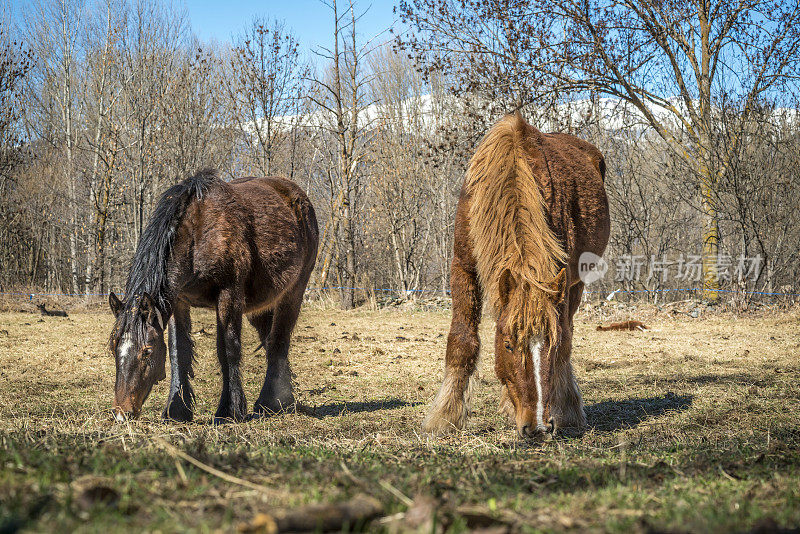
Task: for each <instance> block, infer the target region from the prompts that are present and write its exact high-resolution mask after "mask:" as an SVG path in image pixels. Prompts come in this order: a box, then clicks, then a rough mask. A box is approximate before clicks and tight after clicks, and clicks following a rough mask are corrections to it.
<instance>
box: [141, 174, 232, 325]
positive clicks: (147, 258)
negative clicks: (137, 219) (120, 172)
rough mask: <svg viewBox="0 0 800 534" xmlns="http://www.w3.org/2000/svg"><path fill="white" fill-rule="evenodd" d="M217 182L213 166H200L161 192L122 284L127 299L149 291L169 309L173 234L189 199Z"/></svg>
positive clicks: (160, 303) (164, 311)
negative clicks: (168, 267) (197, 169)
mask: <svg viewBox="0 0 800 534" xmlns="http://www.w3.org/2000/svg"><path fill="white" fill-rule="evenodd" d="M217 182H219V183H221V181H220V179H219V178H218V176H217V173H216V171H215V170H213V169H203V170H201V171H199V172H198V173H197V174H195V175H194V176H192V177H190V178H187V179H186V180H184V181H182V182H180V183H177V184H175V185H173V186H172V187H170V188H169V189H167V190H166V191H165V192H164V194H163V195H161V198H160V199H159V201H158V204H157V205H156V208H155V210H154V211H153V215H152V216H151V217H150V221H149V222H148V223H147V226H146V227H145V229H144V232H142V237H141V238H140V239H139V243H138V245H137V246H136V253H135V254H134V255H133V261H132V263H131V269H130V272H129V273H128V281H127V282H126V284H125V300H126V301H130V299H132V298H133V297H134V296H137V295H141V294H143V293H148V294H149V295H150V296H151V297H152V298H153V300H154V301H155V304H156V306H158V308H159V310H161V312H162V313H170V312H171V310H170V309H169V306H170V304H169V299H170V296H171V295H170V291H169V287H168V285H167V266H168V264H169V260H170V257H171V255H172V246H173V245H174V243H175V234H176V232H177V229H178V226H180V223H181V220H182V219H183V216H184V214H185V213H186V208H187V207H188V206H189V203H190V202H191V201H192V200H193V199H195V198H197V199H202V198H203V195H205V193H206V191H208V189H209V187H211V185H212V184H214V183H217Z"/></svg>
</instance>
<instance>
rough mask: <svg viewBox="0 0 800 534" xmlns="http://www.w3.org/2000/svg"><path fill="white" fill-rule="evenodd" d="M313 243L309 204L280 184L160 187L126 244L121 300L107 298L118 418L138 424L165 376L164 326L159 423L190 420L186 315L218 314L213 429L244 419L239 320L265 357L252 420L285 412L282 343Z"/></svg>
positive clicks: (207, 175) (290, 399)
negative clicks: (131, 250)
mask: <svg viewBox="0 0 800 534" xmlns="http://www.w3.org/2000/svg"><path fill="white" fill-rule="evenodd" d="M318 238H319V231H318V228H317V219H316V215H315V213H314V208H313V206H312V205H311V202H310V201H309V200H308V197H307V196H306V195H305V193H303V191H302V190H301V189H300V188H299V187H297V185H295V184H294V183H292V182H290V181H288V180H285V179H283V178H239V179H236V180H233V181H231V182H224V181H222V180H220V179H219V178H218V177H217V175H216V173H215V172H214V171H211V170H204V171H201V172H200V173H198V174H197V175H195V176H193V177H191V178H188V179H187V180H185V181H183V182H181V183H179V184H177V185H174V186H172V187H171V188H170V189H168V190H167V191H166V192H165V193H164V195H163V196H162V197H161V199H160V200H159V201H158V205H157V206H156V208H155V211H154V213H153V216H152V217H151V219H150V221H149V223H148V224H147V227H146V228H145V229H144V232H143V233H142V236H141V239H140V240H139V244H138V245H137V247H136V253H135V254H134V257H133V263H132V265H131V270H130V273H129V275H128V281H127V283H126V285H125V299H124V300H123V301H120V300H119V298H117V296H116V295H114V293H111V294H110V295H109V304H110V306H111V310H112V311H113V312H114V315H115V316H116V324H115V325H114V329H113V331H112V333H111V340H110V343H109V346H110V348H111V351H112V352H113V353H114V355H115V357H116V363H117V378H116V384H115V389H114V394H115V396H114V408H115V412H116V417H117V419H118V420H124V419H125V417H127V416H132V417H137V416H138V415H139V413H140V412H141V409H142V404H143V403H144V401H145V399H146V398H147V396H148V395H149V394H150V390H151V389H152V388H153V385H154V384H155V383H156V382H158V381H159V380H162V379H164V378H165V377H166V373H165V365H166V353H167V345H166V344H165V343H164V330H165V329H166V328H169V349H168V351H169V358H170V367H171V370H172V381H171V382H170V391H169V398H168V400H167V406H166V408H165V409H164V414H163V416H164V418H165V419H171V420H176V421H191V420H192V417H193V405H194V393H193V391H192V386H191V384H190V382H189V379H190V378H192V377H193V376H194V373H193V371H192V359H193V342H192V337H191V320H190V316H189V309H190V307H191V306H200V307H204V308H214V309H216V312H217V358H218V359H219V364H220V367H221V369H222V395H221V398H220V400H219V407H218V408H217V411H216V414H215V421H216V422H221V421H224V420H233V421H241V420H243V419H244V418H245V416H246V415H247V403H246V401H245V395H244V391H243V390H242V381H241V376H240V373H239V362H240V360H241V341H240V334H241V328H242V314H247V315H248V319H249V321H250V324H252V325H253V326H254V327H255V329H256V330H257V331H258V335H259V337H260V339H261V344H262V345H263V346H264V347H265V348H266V352H267V374H266V377H265V379H264V386H263V387H262V388H261V394H260V395H259V397H258V400H257V401H256V403H255V405H254V407H253V411H254V412H255V413H256V414H265V413H271V412H279V411H282V410H287V409H291V408H292V407H293V405H294V395H293V393H292V381H291V371H290V369H289V360H288V354H289V337H290V335H291V333H292V329H293V328H294V325H295V322H296V321H297V316H298V314H299V313H300V305H301V303H302V301H303V293H304V292H305V288H306V284H307V283H308V279H309V276H310V275H311V271H312V270H313V268H314V262H315V261H316V257H317V244H318Z"/></svg>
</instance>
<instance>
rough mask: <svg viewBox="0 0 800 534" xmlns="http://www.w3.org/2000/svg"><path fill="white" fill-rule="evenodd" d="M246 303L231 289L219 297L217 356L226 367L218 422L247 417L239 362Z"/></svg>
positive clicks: (221, 364) (222, 366) (216, 415)
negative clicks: (243, 309) (233, 293)
mask: <svg viewBox="0 0 800 534" xmlns="http://www.w3.org/2000/svg"><path fill="white" fill-rule="evenodd" d="M241 333H242V305H241V303H240V301H239V300H238V299H236V298H234V296H233V295H232V292H230V291H222V292H221V293H220V295H219V298H218V300H217V359H219V365H220V368H221V370H222V395H221V396H220V399H219V407H218V408H217V412H216V413H215V414H214V422H216V423H220V422H225V421H230V420H232V421H243V420H244V418H245V416H246V415H247V401H246V400H245V396H244V390H243V389H242V377H241V373H240V372H239V364H240V363H241V360H242V343H241Z"/></svg>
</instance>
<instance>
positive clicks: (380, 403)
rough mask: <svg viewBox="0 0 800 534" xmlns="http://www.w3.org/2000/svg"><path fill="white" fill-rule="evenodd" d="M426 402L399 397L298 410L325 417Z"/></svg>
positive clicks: (329, 404) (317, 416)
mask: <svg viewBox="0 0 800 534" xmlns="http://www.w3.org/2000/svg"><path fill="white" fill-rule="evenodd" d="M421 404H424V403H423V402H421V401H406V400H403V399H398V398H390V399H382V400H366V401H355V402H351V401H343V402H329V403H327V404H322V405H319V406H307V405H301V406H298V408H297V411H298V412H299V413H303V414H305V415H308V416H311V417H316V418H317V419H323V418H325V417H337V416H340V415H343V414H346V413H363V412H378V411H381V410H397V409H399V408H406V407H413V406H419V405H421Z"/></svg>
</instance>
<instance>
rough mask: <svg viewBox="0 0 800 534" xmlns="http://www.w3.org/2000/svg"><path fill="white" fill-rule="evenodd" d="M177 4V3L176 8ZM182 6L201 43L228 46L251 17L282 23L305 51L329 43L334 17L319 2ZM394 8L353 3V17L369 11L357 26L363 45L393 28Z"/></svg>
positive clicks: (378, 2) (237, 0)
mask: <svg viewBox="0 0 800 534" xmlns="http://www.w3.org/2000/svg"><path fill="white" fill-rule="evenodd" d="M180 2H181V0H177V3H178V5H180ZM184 3H185V6H186V9H187V12H188V15H189V18H190V20H191V23H192V29H193V30H194V32H195V33H196V34H197V36H198V37H200V38H201V39H203V40H208V39H214V40H216V41H219V42H229V41H230V40H231V36H232V35H236V34H238V33H239V32H241V30H242V29H243V28H244V27H245V26H246V25H247V24H249V22H250V21H251V20H252V19H253V17H254V16H262V17H265V18H268V19H271V18H277V19H278V20H283V21H285V22H286V27H287V29H290V30H292V32H293V33H294V34H295V35H296V36H297V38H298V40H299V41H300V43H301V45H302V47H303V48H304V49H305V50H306V51H309V50H313V49H314V48H315V47H317V46H319V45H323V46H329V45H330V43H331V42H332V38H331V34H332V32H333V15H332V14H331V11H330V9H328V8H327V7H326V6H325V5H323V4H322V3H321V2H320V1H319V0H262V1H260V2H258V1H247V0H226V1H222V2H220V1H212V0H184ZM339 3H340V7H339V9H343V8H344V7H345V6H346V2H345V1H341V0H340V2H339ZM394 4H395V0H372V1H371V2H369V1H366V0H361V1H357V2H356V10H357V11H356V13H361V12H363V11H364V10H367V8H369V9H368V10H367V12H366V14H365V15H364V16H363V17H362V18H361V20H360V21H359V22H358V24H357V28H358V33H359V36H360V37H361V38H362V42H363V40H365V39H369V38H371V37H374V36H375V35H377V34H378V33H380V32H382V31H384V30H386V29H387V28H389V27H390V26H392V24H393V23H394V21H395V17H394V14H393V13H392V8H393V6H394ZM381 38H382V39H383V40H387V39H389V38H390V35H389V34H388V33H385V34H383V35H382V36H381Z"/></svg>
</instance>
